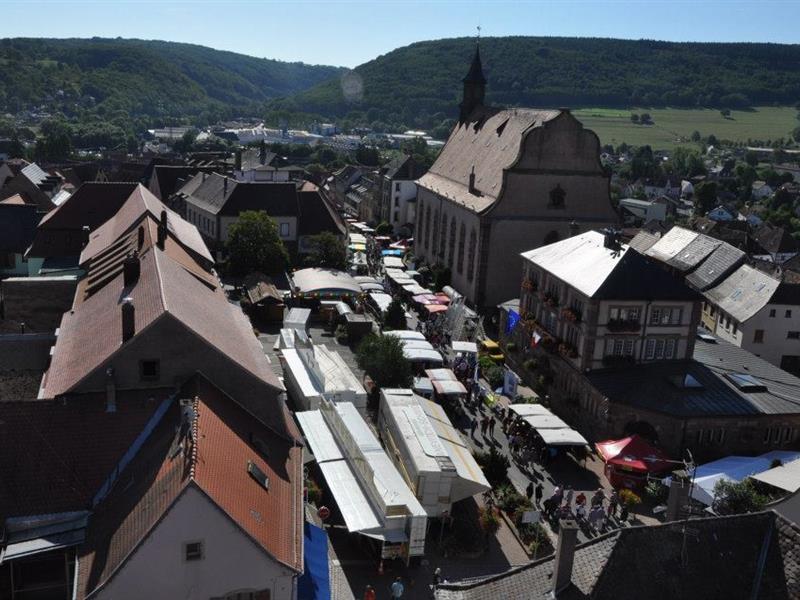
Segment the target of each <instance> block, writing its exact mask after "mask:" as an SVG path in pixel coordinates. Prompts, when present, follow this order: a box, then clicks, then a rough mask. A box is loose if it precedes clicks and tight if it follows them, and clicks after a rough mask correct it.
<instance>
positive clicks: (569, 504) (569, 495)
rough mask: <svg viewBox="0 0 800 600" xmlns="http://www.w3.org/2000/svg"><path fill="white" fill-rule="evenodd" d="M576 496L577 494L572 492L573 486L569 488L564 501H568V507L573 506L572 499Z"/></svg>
mask: <svg viewBox="0 0 800 600" xmlns="http://www.w3.org/2000/svg"><path fill="white" fill-rule="evenodd" d="M574 495H575V492H574V491H572V486H571V485H568V486H567V492H566V494H564V500H565V501H566V504H567V506H569V507H571V506H572V497H573V496H574Z"/></svg>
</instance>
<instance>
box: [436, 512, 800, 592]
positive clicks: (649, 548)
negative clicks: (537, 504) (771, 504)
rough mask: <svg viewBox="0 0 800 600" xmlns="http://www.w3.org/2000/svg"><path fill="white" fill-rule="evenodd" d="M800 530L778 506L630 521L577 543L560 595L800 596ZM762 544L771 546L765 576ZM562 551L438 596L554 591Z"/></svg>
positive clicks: (457, 585) (444, 589) (446, 589)
mask: <svg viewBox="0 0 800 600" xmlns="http://www.w3.org/2000/svg"><path fill="white" fill-rule="evenodd" d="M799 541H800V531H798V529H797V527H796V526H794V525H792V524H791V523H789V522H787V521H786V520H784V519H783V518H782V517H780V516H779V515H777V514H776V513H774V512H771V511H768V512H761V513H751V514H745V515H736V516H729V517H707V518H701V519H692V520H690V521H688V522H687V521H676V522H672V523H665V524H661V525H655V526H641V527H626V528H622V529H619V530H616V531H613V532H611V533H608V534H606V535H603V536H600V537H597V538H595V539H593V540H591V541H589V542H586V543H584V544H581V545H579V546H577V548H576V550H575V562H574V566H573V570H572V582H571V585H570V586H569V587H567V588H566V589H565V590H564V591H563V592H561V593H559V594H558V596H557V597H558V598H559V600H562V599H563V600H577V599H588V598H592V600H606V599H608V600H628V599H630V600H639V599H641V598H648V599H652V600H661V599H663V600H674V599H676V598H687V599H688V598H692V599H695V598H696V599H700V598H702V599H711V598H719V599H722V598H741V597H750V592H751V591H752V590H753V585H754V582H756V581H759V582H760V585H759V588H758V589H757V590H756V595H755V597H757V598H759V599H764V600H788V599H789V598H797V597H798V596H797V595H798V593H800V589H799V588H798V572H800V567H799V566H798V542H799ZM762 548H763V549H765V550H766V554H765V556H764V562H763V569H761V577H760V578H759V577H757V573H758V572H759V564H760V557H761V552H762ZM553 569H554V557H553V556H550V557H548V558H544V559H541V560H538V561H533V562H531V563H529V564H527V565H524V566H521V567H517V568H514V569H510V570H509V571H507V572H506V573H502V574H500V575H494V576H491V577H488V578H485V579H480V580H477V581H469V582H464V583H459V582H454V583H445V584H441V585H440V586H439V589H438V590H437V592H436V598H437V600H478V599H481V600H484V599H486V598H498V599H499V598H509V599H514V600H516V599H520V600H522V599H525V600H536V599H538V598H542V599H544V598H552V597H553V596H552V587H553V581H552V577H553Z"/></svg>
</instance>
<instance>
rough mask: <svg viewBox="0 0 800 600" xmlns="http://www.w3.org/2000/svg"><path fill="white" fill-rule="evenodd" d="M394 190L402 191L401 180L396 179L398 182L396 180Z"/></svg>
mask: <svg viewBox="0 0 800 600" xmlns="http://www.w3.org/2000/svg"><path fill="white" fill-rule="evenodd" d="M394 191H395V192H399V191H400V182H399V181H396V182H395V184H394Z"/></svg>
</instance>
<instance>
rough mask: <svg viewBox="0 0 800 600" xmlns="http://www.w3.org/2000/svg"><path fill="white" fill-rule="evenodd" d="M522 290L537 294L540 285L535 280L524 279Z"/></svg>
mask: <svg viewBox="0 0 800 600" xmlns="http://www.w3.org/2000/svg"><path fill="white" fill-rule="evenodd" d="M522 289H523V290H528V291H530V292H535V291H536V290H537V289H539V285H538V284H537V283H536V282H535V281H534V280H533V279H523V280H522Z"/></svg>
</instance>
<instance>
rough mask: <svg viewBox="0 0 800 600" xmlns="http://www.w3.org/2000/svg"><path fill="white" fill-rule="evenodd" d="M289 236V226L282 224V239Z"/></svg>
mask: <svg viewBox="0 0 800 600" xmlns="http://www.w3.org/2000/svg"><path fill="white" fill-rule="evenodd" d="M288 235H289V224H288V223H281V237H288Z"/></svg>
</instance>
